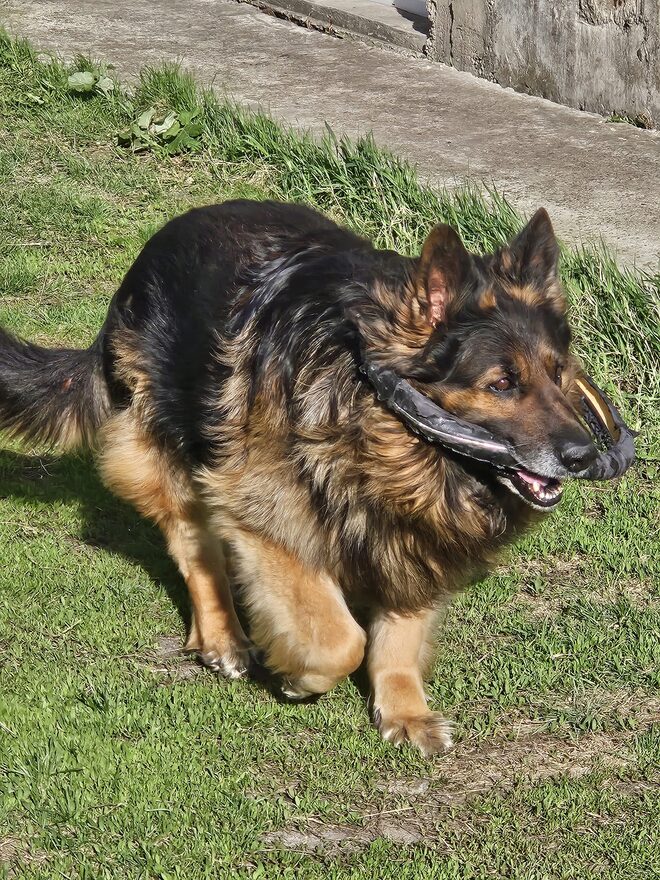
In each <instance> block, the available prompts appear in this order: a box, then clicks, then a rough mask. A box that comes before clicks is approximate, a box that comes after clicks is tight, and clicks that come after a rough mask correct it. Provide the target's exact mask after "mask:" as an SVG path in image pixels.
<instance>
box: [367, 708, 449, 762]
mask: <svg viewBox="0 0 660 880" xmlns="http://www.w3.org/2000/svg"><path fill="white" fill-rule="evenodd" d="M374 721H375V723H376V727H377V728H378V730H379V732H380V735H381V736H382V737H383V739H384V740H385V741H386V742H389V743H392V745H395V746H400V745H401V744H402V743H404V742H410V743H412V744H413V745H414V746H417V748H418V749H419V750H420V751H421V752H422V754H424V755H426V756H429V755H435V754H438V753H439V752H446V751H447V750H448V749H450V748H451V747H452V746H453V744H454V741H453V739H452V730H453V727H454V725H453V724H452V722H451V721H447V719H446V718H443V717H442V715H440V713H438V712H429V713H428V714H426V715H417V716H412V717H408V718H388V717H386V716H383V715H382V713H381V712H379V711H376V712H374Z"/></svg>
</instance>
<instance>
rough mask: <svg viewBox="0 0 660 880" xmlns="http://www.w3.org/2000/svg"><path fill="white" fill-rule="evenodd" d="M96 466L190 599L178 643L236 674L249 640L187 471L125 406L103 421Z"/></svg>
mask: <svg viewBox="0 0 660 880" xmlns="http://www.w3.org/2000/svg"><path fill="white" fill-rule="evenodd" d="M99 469H100V472H101V476H102V478H103V480H104V482H105V483H106V485H107V486H108V487H109V488H110V489H111V490H112V491H113V492H115V493H116V494H117V495H119V497H120V498H123V499H124V500H125V501H129V502H130V503H131V504H133V505H134V506H135V507H136V508H137V509H138V511H139V512H140V513H141V514H143V515H144V516H147V517H149V518H150V519H153V520H155V522H156V523H157V524H158V525H159V526H160V528H161V530H162V532H163V534H164V535H165V538H166V540H167V546H168V549H169V552H170V555H171V556H172V558H173V559H174V561H175V562H176V563H177V565H178V567H179V570H180V572H181V574H182V575H183V577H184V579H185V581H186V584H187V586H188V591H189V593H190V598H191V600H192V605H193V621H192V626H191V630H190V634H189V638H188V641H187V643H186V648H187V649H188V650H194V651H196V652H197V653H198V654H199V657H200V659H201V660H202V662H203V663H204V664H205V665H206V666H208V667H209V668H211V669H213V670H214V671H215V672H220V673H222V674H223V675H226V676H227V677H229V678H238V677H239V676H241V675H244V674H245V672H246V671H247V669H248V665H249V642H248V639H247V637H246V636H245V633H244V632H243V629H242V627H241V625H240V622H239V620H238V618H237V616H236V611H235V609H234V602H233V599H232V595H231V588H230V584H229V579H228V575H227V567H226V564H225V559H224V555H223V550H222V545H221V543H220V541H219V540H218V539H216V538H215V536H214V535H212V534H211V532H210V531H209V529H208V528H207V526H206V522H205V517H204V510H203V507H202V505H201V504H200V502H199V500H198V499H197V497H196V493H195V491H194V487H193V485H192V483H191V481H190V479H189V477H188V476H187V475H186V473H185V472H183V471H182V469H181V468H180V467H179V466H178V465H177V464H176V463H175V462H174V461H173V460H172V458H171V456H169V455H168V453H167V452H165V451H164V450H162V449H161V448H159V447H158V446H157V445H156V444H155V443H154V441H153V440H152V439H151V438H150V437H149V436H148V435H147V434H146V433H145V432H144V431H143V430H141V428H140V423H139V419H138V418H137V417H136V416H135V415H134V414H133V413H132V411H131V410H130V409H129V410H126V411H124V412H123V413H121V414H119V415H117V416H114V417H113V418H112V419H111V420H110V421H109V422H108V423H107V425H106V426H105V427H104V429H103V431H102V434H101V437H100V454H99Z"/></svg>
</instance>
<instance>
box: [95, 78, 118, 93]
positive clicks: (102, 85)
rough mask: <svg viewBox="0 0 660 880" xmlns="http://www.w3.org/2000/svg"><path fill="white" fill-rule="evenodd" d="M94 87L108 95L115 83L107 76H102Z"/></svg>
mask: <svg viewBox="0 0 660 880" xmlns="http://www.w3.org/2000/svg"><path fill="white" fill-rule="evenodd" d="M96 88H97V89H98V90H99V91H100V92H103V94H104V95H108V94H109V93H110V92H112V91H114V88H115V84H114V82H113V81H112V80H111V79H110V77H109V76H102V77H101V78H100V79H99V81H98V82H97V83H96Z"/></svg>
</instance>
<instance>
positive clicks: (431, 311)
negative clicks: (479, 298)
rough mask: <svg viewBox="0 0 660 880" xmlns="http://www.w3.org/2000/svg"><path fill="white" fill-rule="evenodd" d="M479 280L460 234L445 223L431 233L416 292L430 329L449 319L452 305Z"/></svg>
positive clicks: (423, 255) (425, 246)
mask: <svg viewBox="0 0 660 880" xmlns="http://www.w3.org/2000/svg"><path fill="white" fill-rule="evenodd" d="M475 278H476V267H475V265H474V261H473V259H472V257H471V255H470V254H469V253H468V252H467V251H466V249H465V247H464V245H463V242H462V241H461V239H460V238H459V236H458V234H457V233H456V232H455V231H454V230H453V229H452V228H451V226H447V225H446V224H444V223H440V224H438V226H435V227H434V228H433V229H432V230H431V233H430V235H429V236H428V238H427V239H426V241H425V242H424V247H423V248H422V255H421V257H420V258H419V264H418V266H417V274H416V277H415V289H416V292H417V299H418V301H419V305H420V309H421V311H422V314H423V315H424V316H425V318H426V320H427V321H428V323H429V324H430V326H431V327H437V326H438V324H442V323H444V322H445V321H446V319H447V313H448V312H449V311H450V309H451V305H452V302H453V301H454V299H455V298H456V297H457V296H458V294H460V293H461V291H462V290H464V289H465V288H466V287H468V286H469V285H470V284H471V282H473V281H474V280H475Z"/></svg>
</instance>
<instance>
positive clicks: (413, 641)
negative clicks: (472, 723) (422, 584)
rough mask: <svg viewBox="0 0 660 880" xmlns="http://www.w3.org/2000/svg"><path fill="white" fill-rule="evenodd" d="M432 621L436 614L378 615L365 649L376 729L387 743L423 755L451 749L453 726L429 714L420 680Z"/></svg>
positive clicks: (374, 620)
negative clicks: (414, 748) (408, 746)
mask: <svg viewBox="0 0 660 880" xmlns="http://www.w3.org/2000/svg"><path fill="white" fill-rule="evenodd" d="M436 618H437V612H436V610H424V611H420V612H417V613H415V614H408V615H406V614H400V613H395V612H391V611H389V612H385V611H382V612H379V613H377V614H376V616H375V617H374V619H373V620H372V623H371V626H370V628H369V644H368V649H367V668H368V672H369V681H370V683H371V688H372V700H373V717H374V722H375V724H376V727H377V728H378V730H379V731H380V733H381V736H382V737H383V739H385V740H387V741H388V742H392V743H394V744H395V745H400V744H401V743H402V742H405V741H406V740H408V741H410V742H411V743H414V745H416V746H417V747H418V748H419V749H421V751H422V752H423V753H424V754H425V755H432V754H434V753H436V752H441V751H444V750H445V749H448V748H450V747H451V745H452V738H451V723H450V722H448V721H446V720H445V719H444V718H443V717H442V716H441V715H440V714H439V713H438V712H431V711H430V709H429V708H428V706H427V703H426V696H425V694H424V685H423V681H422V673H423V670H424V668H425V666H426V663H427V661H428V657H429V655H430V653H431V649H430V642H431V637H432V630H433V624H434V623H435V620H436Z"/></svg>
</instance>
